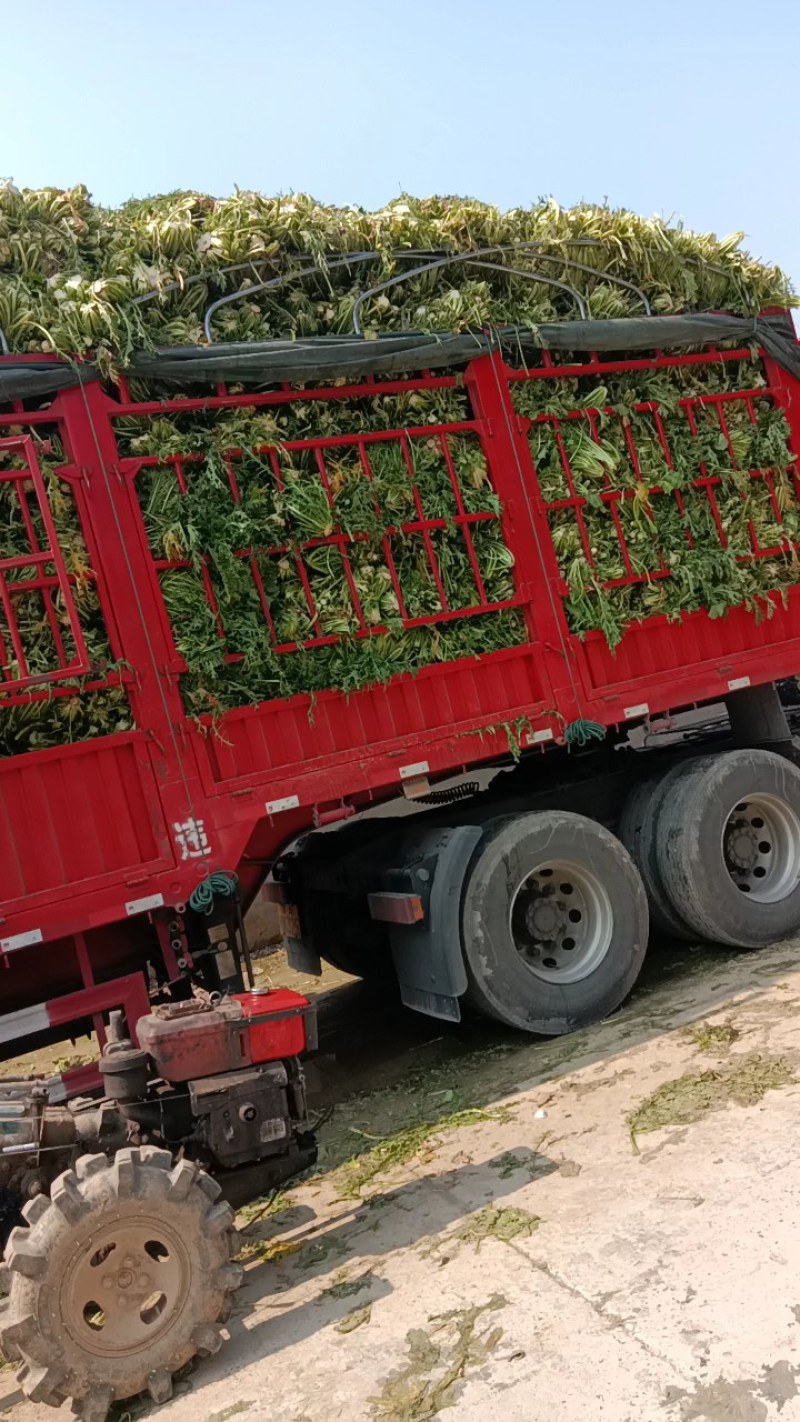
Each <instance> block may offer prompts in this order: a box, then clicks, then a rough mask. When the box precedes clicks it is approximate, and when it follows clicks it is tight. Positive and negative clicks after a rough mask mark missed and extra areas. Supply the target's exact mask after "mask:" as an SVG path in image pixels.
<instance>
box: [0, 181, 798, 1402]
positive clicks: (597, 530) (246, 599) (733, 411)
mask: <svg viewBox="0 0 800 1422" xmlns="http://www.w3.org/2000/svg"><path fill="white" fill-rule="evenodd" d="M12 237H13V240H11V238H12ZM21 251H24V252H25V253H26V260H25V262H24V263H23V265H22V266H20V267H17V266H16V265H15V263H17V262H18V260H21V259H20V258H19V255H18V254H19V252H21ZM323 253H327V255H324V256H323V255H321V254H323ZM34 271H35V272H37V273H38V275H37V276H36V279H34V278H33V277H32V276H31V273H32V272H34ZM791 302H792V298H791V293H790V291H789V289H788V286H787V284H786V282H785V280H784V279H783V278H782V276H781V274H780V273H778V272H776V271H774V270H773V269H769V268H765V267H762V266H760V265H758V264H757V263H755V262H752V261H750V260H749V259H748V258H747V257H746V256H745V255H744V254H743V253H742V252H740V251H739V250H738V247H737V246H736V244H735V243H732V242H717V241H716V239H712V238H695V237H693V236H692V235H691V234H689V233H685V232H682V231H680V230H679V229H673V228H669V227H667V226H666V225H664V224H660V223H645V222H642V221H641V220H640V219H637V218H634V217H633V216H632V215H631V214H624V213H623V214H620V213H612V212H610V211H608V210H606V209H597V208H578V209H575V210H574V211H572V212H562V211H561V210H560V209H558V208H557V207H555V205H553V204H549V205H546V206H544V207H541V208H538V209H534V210H533V211H532V212H530V213H527V214H525V213H522V214H520V213H517V214H509V215H507V216H505V217H503V216H502V215H501V214H498V213H494V212H493V211H492V210H491V209H485V208H482V207H481V206H480V205H479V204H469V203H459V202H458V201H456V200H455V199H447V200H444V199H442V200H438V199H437V200H430V201H429V202H420V203H416V202H414V200H412V199H408V200H404V201H403V202H400V203H396V204H392V205H391V206H390V207H389V208H387V209H386V210H385V211H384V212H382V213H376V214H366V213H360V212H357V211H356V210H354V209H352V210H351V209H347V210H342V211H338V210H337V211H333V210H328V209H324V208H320V207H318V206H317V205H315V204H313V203H311V202H310V200H307V199H303V198H297V199H292V200H291V201H279V200H271V199H265V198H260V197H258V195H254V194H237V195H236V197H235V198H233V199H230V200H226V201H224V202H217V201H215V200H212V199H206V198H202V197H200V196H198V195H197V194H179V195H177V196H175V195H173V196H172V197H171V198H168V199H154V200H152V201H149V202H147V203H141V204H139V203H134V204H129V205H128V206H127V207H126V208H123V209H121V210H120V211H119V212H117V213H110V212H107V211H101V210H100V209H96V208H94V207H93V206H92V204H91V202H90V201H89V198H88V195H87V194H86V193H85V191H84V190H83V189H75V190H74V191H73V192H71V193H67V194H64V193H54V192H49V191H48V192H45V193H19V192H18V191H17V190H16V189H13V188H10V187H9V186H8V185H6V187H5V188H2V189H0V351H2V354H0V956H1V957H2V963H0V1053H1V1054H2V1056H3V1057H4V1058H5V1059H7V1060H13V1059H15V1058H18V1057H20V1056H23V1055H24V1054H26V1053H28V1052H31V1051H34V1050H38V1049H41V1048H45V1047H49V1046H50V1045H52V1044H54V1043H57V1042H61V1041H63V1040H66V1039H73V1040H74V1039H76V1038H77V1037H79V1036H82V1035H84V1034H87V1033H91V1032H92V1031H93V1032H94V1033H95V1034H96V1037H97V1041H98V1043H99V1047H100V1056H99V1060H98V1061H96V1062H94V1063H91V1064H88V1065H81V1066H75V1067H73V1068H71V1069H69V1070H66V1071H64V1072H62V1073H61V1074H60V1075H55V1076H54V1075H49V1076H47V1075H43V1076H21V1077H19V1078H18V1079H16V1078H15V1079H11V1078H8V1079H4V1080H3V1083H2V1093H1V1094H0V1204H1V1205H2V1216H3V1221H4V1226H5V1234H6V1236H7V1243H6V1249H5V1293H6V1298H5V1300H4V1303H3V1309H2V1314H0V1341H1V1342H2V1348H3V1351H4V1353H5V1355H6V1357H7V1358H9V1359H13V1360H14V1361H15V1362H17V1363H18V1364H19V1380H20V1385H21V1386H22V1388H23V1391H24V1392H25V1393H26V1394H27V1395H28V1396H29V1397H30V1398H32V1399H33V1400H35V1401H38V1402H43V1403H50V1404H52V1405H54V1406H57V1405H60V1404H61V1403H62V1402H63V1401H65V1400H66V1399H67V1398H71V1399H72V1400H73V1404H74V1407H75V1410H76V1411H77V1413H78V1414H79V1415H80V1416H82V1417H84V1418H86V1419H90V1422H102V1419H104V1418H105V1416H106V1414H107V1411H108V1409H109V1407H110V1406H111V1404H112V1403H114V1402H119V1401H123V1400H125V1399H126V1398H129V1397H132V1396H134V1395H135V1394H137V1393H139V1392H142V1391H148V1390H149V1392H150V1394H151V1396H152V1397H153V1398H154V1399H155V1400H157V1401H162V1400H164V1399H166V1398H167V1397H168V1396H169V1394H170V1389H171V1386H172V1379H173V1377H174V1374H175V1373H176V1371H178V1370H179V1369H181V1368H182V1367H183V1366H184V1365H186V1364H187V1363H188V1362H190V1361H191V1359H192V1358H193V1357H195V1356H196V1355H203V1354H208V1353H213V1352H214V1351H215V1350H216V1348H217V1347H218V1345H219V1343H220V1339H221V1332H220V1330H221V1328H222V1326H223V1325H224V1323H225V1320H226V1318H227V1316H228V1314H229V1311H230V1307H231V1300H232V1297H233V1294H234V1292H235V1290H236V1288H237V1286H238V1284H239V1281H240V1278H241V1272H242V1271H241V1268H240V1266H239V1265H238V1264H237V1262H236V1258H235V1256H236V1248H237V1246H236V1236H235V1231H234V1209H235V1208H236V1207H237V1206H238V1205H239V1204H240V1203H242V1202H243V1201H244V1200H246V1199H250V1198H255V1197H258V1196H260V1195H262V1194H264V1193H265V1192H266V1191H268V1190H270V1189H271V1188H274V1187H276V1186H278V1185H279V1184H281V1183H282V1182H284V1181H286V1180H289V1179H290V1178H292V1177H294V1176H296V1175H297V1174H299V1173H300V1172H302V1171H304V1170H306V1169H308V1168H309V1167H310V1166H311V1165H312V1164H313V1163H314V1160H315V1143H314V1135H313V1131H312V1129H311V1125H310V1121H309V1114H308V1110H307V1105H306V1092H305V1085H304V1077H303V1067H302V1058H303V1057H304V1055H305V1054H306V1053H307V1052H308V1051H313V1049H314V1047H315V1045H316V1026H315V1016H314V1012H313V1009H312V1007H311V1005H310V1003H309V1001H308V1000H307V999H306V998H304V997H302V996H301V995H299V994H297V993H294V992H290V991H288V990H286V989H275V990H271V989H268V988H265V987H263V986H261V985H260V979H258V978H257V976H256V975H255V974H254V972H253V962H252V955H251V951H250V945H249V943H248V937H247V928H246V915H247V911H248V909H249V907H250V906H251V904H252V903H253V902H254V900H255V899H256V897H257V895H259V894H261V895H263V896H265V897H266V898H267V899H269V900H271V901H272V902H273V903H274V904H276V905H277V911H278V913H279V915H280V919H281V923H282V926H283V931H284V935H285V941H286V946H287V950H288V953H289V958H290V962H291V963H292V964H293V966H295V967H297V968H300V969H303V970H304V971H306V972H314V971H316V972H319V970H320V966H321V960H322V959H325V960H326V961H328V962H330V963H332V964H334V965H336V966H338V967H339V968H341V969H343V970H345V971H346V972H348V973H352V974H354V975H356V976H360V977H364V978H373V979H375V980H376V982H377V983H378V984H382V985H383V990H384V991H385V992H386V993H387V994H388V993H391V992H395V993H399V994H400V996H401V998H402V1001H403V1002H404V1003H405V1004H406V1006H407V1007H409V1008H410V1009H413V1010H415V1011H418V1012H423V1013H427V1014H429V1015H431V1016H433V1017H437V1018H441V1019H443V1020H445V1021H447V1022H449V1023H452V1024H455V1023H457V1022H458V1021H459V1020H460V1018H461V1015H462V1013H463V1012H465V1011H473V1012H474V1011H477V1012H481V1013H484V1014H487V1015H488V1016H490V1017H493V1018H495V1019H497V1020H499V1022H501V1023H503V1024H505V1025H506V1026H507V1027H508V1028H510V1029H517V1030H522V1031H528V1032H533V1033H537V1034H542V1035H546V1036H547V1035H555V1034H558V1033H563V1032H568V1031H571V1030H573V1029H575V1028H577V1027H581V1026H583V1025H586V1024H588V1023H591V1022H593V1021H595V1020H598V1019H600V1018H602V1017H603V1016H604V1015H606V1014H608V1013H610V1012H613V1011H614V1010H615V1009H616V1008H617V1007H619V1005H620V1004H621V1003H622V1002H623V1000H624V999H625V998H626V996H627V995H628V993H629V992H630V991H631V989H632V988H633V986H634V984H635V982H636V979H637V977H638V974H639V972H640V970H641V967H642V963H643V960H644V957H645V953H646V951H647V946H648V937H649V935H650V934H651V933H660V934H662V935H666V936H668V937H673V938H675V937H677V938H688V939H695V940H697V939H702V940H706V941H708V942H710V943H720V944H727V945H733V946H736V947H739V948H742V949H756V948H758V947H760V946H763V945H766V944H769V943H771V942H773V941H774V940H776V939H779V938H781V937H785V936H789V935H791V934H793V933H796V932H797V931H798V930H799V929H800V767H799V766H798V756H797V748H796V744H795V740H794V737H793V732H792V727H793V722H794V720H795V717H796V715H797V714H798V712H797V710H796V709H795V703H796V701H797V700H798V698H797V697H796V694H795V690H796V683H795V680H794V677H795V674H796V673H797V672H798V670H800V476H798V472H797V457H798V454H800V350H798V346H797V343H796V340H795V336H794V330H793V327H792V323H791V319H790V317H789V315H788V314H787V308H788V306H789V305H790V304H791ZM759 313H760V314H759ZM65 352H68V354H65Z"/></svg>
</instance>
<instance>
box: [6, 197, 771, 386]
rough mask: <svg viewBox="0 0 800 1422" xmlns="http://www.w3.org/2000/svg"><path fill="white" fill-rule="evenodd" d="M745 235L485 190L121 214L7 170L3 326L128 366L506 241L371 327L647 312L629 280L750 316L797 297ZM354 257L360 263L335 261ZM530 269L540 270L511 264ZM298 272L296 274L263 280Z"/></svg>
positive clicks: (27, 340) (346, 304) (386, 297)
mask: <svg viewBox="0 0 800 1422" xmlns="http://www.w3.org/2000/svg"><path fill="white" fill-rule="evenodd" d="M740 240H741V234H740V233H736V234H734V235H733V236H731V237H727V238H723V239H718V238H716V237H713V236H703V235H699V234H697V233H693V232H687V231H685V230H684V229H683V228H682V227H680V226H670V225H669V224H668V223H666V222H664V221H663V220H662V219H661V218H642V217H638V216H636V215H635V214H634V213H631V212H626V211H624V210H615V209H612V208H609V207H602V206H600V207H599V206H592V205H590V204H582V205H580V206H578V207H574V208H561V207H559V206H558V204H557V203H555V202H553V201H550V202H544V203H539V204H537V205H535V206H533V207H531V208H518V209H514V210H512V211H510V212H505V213H503V212H500V211H499V210H498V209H497V208H495V207H491V206H489V205H487V204H485V203H480V202H476V201H474V200H472V199H463V198H437V197H434V198H425V199H418V198H412V197H403V198H399V199H397V200H396V201H394V202H391V203H389V204H388V205H387V206H386V207H385V208H383V209H382V210H381V211H379V212H365V211H364V210H363V209H361V208H355V207H345V208H334V207H325V206H322V205H321V204H320V203H317V202H315V201H314V200H313V198H310V197H307V196H304V195H303V194H295V195H292V196H290V197H278V198H271V197H264V196H262V195H261V194H259V193H247V192H237V193H236V194H234V196H233V197H229V198H223V199H216V198H211V197H206V196H203V195H202V194H200V193H171V194H169V195H168V196H166V197H156V198H146V199H144V200H143V201H136V202H129V203H126V204H125V205H124V206H123V207H121V208H118V209H116V210H108V209H104V208H100V207H97V206H95V205H94V204H93V203H92V202H91V200H90V197H89V194H88V193H87V191H86V189H85V188H83V187H77V188H73V189H71V190H70V191H68V192H60V191H58V190H56V189H51V188H45V189H43V190H41V191H28V190H23V191H19V190H18V189H17V188H15V187H14V185H13V184H11V183H5V184H3V185H0V327H2V329H3V331H4V332H5V335H6V339H7V341H8V343H9V346H10V348H11V350H12V351H43V350H44V351H49V350H58V351H61V352H64V353H66V354H69V355H82V354H85V353H87V352H89V351H91V352H93V353H96V354H99V356H100V357H101V358H102V357H105V358H106V359H107V361H108V362H109V363H117V362H120V361H122V362H123V363H124V360H125V357H126V355H128V354H129V353H130V351H131V350H133V349H134V348H136V347H142V346H144V347H146V346H152V345H153V344H158V345H192V344H194V343H196V342H201V341H203V340H204V333H203V316H204V313H205V311H206V308H207V307H208V305H209V303H210V302H212V301H214V300H216V299H218V298H219V297H220V296H223V295H230V294H232V293H234V292H241V293H242V299H241V300H238V301H235V302H233V303H230V304H228V305H225V306H222V307H220V309H219V311H218V312H217V313H216V315H215V317H214V320H213V326H212V333H213V337H214V339H215V340H218V341H247V340H264V339H269V338H270V337H277V336H281V337H286V336H300V335H306V336H307V335H319V334H329V333H336V332H347V331H351V330H352V329H353V308H354V305H355V302H356V300H357V298H358V297H359V296H360V295H361V293H363V292H364V291H365V290H366V289H368V288H370V287H372V286H377V285H379V284H380V283H381V282H382V281H385V280H386V279H387V278H388V277H391V276H396V275H399V274H400V273H401V272H403V271H409V270H413V269H414V268H415V267H417V266H419V265H420V260H421V259H420V260H418V259H416V258H415V257H413V256H412V255H410V254H412V253H415V252H416V253H426V254H434V255H435V254H437V253H452V254H454V255H456V254H457V255H458V256H459V257H460V258H461V257H463V256H464V254H465V253H466V252H467V251H468V250H471V251H477V249H483V248H487V247H492V248H496V247H502V246H509V245H512V246H516V247H517V248H518V250H517V251H515V252H512V253H505V254H503V253H500V254H498V253H493V254H488V255H484V256H483V257H476V258H475V259H474V260H473V261H471V262H464V261H463V260H459V261H458V262H457V263H451V264H449V265H444V266H441V267H438V268H437V269H436V270H434V271H431V272H427V273H422V274H419V275H417V276H413V277H411V279H410V280H408V281H404V282H402V283H400V284H398V285H395V286H392V287H390V288H388V289H387V290H385V291H382V292H379V293H378V294H376V295H375V296H373V297H369V298H368V299H367V300H366V301H365V303H364V305H363V307H362V308H361V319H362V324H363V327H364V329H365V330H366V331H367V332H373V333H377V332H379V331H380V332H385V331H397V330H417V331H438V330H445V331H453V330H463V329H465V328H467V327H475V326H482V325H485V324H488V323H492V322H493V323H502V322H510V323H512V324H530V323H534V324H537V323H540V322H543V321H550V320H557V319H559V318H569V317H574V316H576V315H577V314H578V312H579V304H578V299H577V298H576V296H575V294H574V293H575V292H576V291H577V292H578V293H580V295H581V296H582V297H583V299H584V300H585V303H586V307H587V311H588V315H589V316H592V317H598V318H599V317H614V316H625V315H628V314H635V315H641V314H642V312H643V305H642V299H641V297H640V296H639V294H638V293H637V292H636V291H635V290H633V289H632V288H631V287H630V286H628V285H626V284H625V283H633V285H634V286H637V287H639V288H640V289H641V291H642V292H644V294H645V296H646V297H647V298H648V300H649V302H650V305H651V308H652V310H653V311H654V312H655V313H665V312H674V311H685V310H692V311H702V310H708V311H722V310H726V311H732V312H737V313H741V314H748V313H757V312H758V311H760V310H763V309H764V308H765V307H768V306H786V305H789V304H791V302H792V299H793V298H792V296H791V292H790V288H789V285H788V283H787V280H786V278H785V276H784V275H783V273H782V272H780V271H779V270H778V269H777V268H776V267H769V266H764V265H762V264H761V263H759V262H756V261H754V260H753V259H752V258H750V257H749V256H748V255H747V254H746V253H745V252H743V251H742V250H741V249H740V245H739V244H740ZM525 243H531V244H536V245H535V246H533V247H531V248H530V249H528V250H525V248H524V247H521V246H520V244H525ZM359 253H361V254H364V255H363V257H362V259H361V260H358V259H357V255H356V254H359ZM343 256H349V257H350V258H351V261H350V263H349V264H347V265H336V263H337V260H338V259H341V258H342V257H343ZM370 258H371V259H370ZM476 261H477V262H481V261H482V262H483V263H484V265H476ZM314 264H317V265H321V266H324V267H325V268H326V270H324V271H322V272H320V273H318V274H317V275H316V276H312V277H306V278H304V279H302V280H301V279H300V277H299V275H298V274H299V272H300V270H301V268H303V267H308V266H310V265H314ZM520 270H523V271H536V272H538V273H539V274H540V277H541V278H542V279H540V280H537V281H531V280H528V279H526V278H525V277H524V276H519V275H514V271H517V272H518V271H520ZM291 274H294V276H293V279H292V280H290V281H288V282H287V283H285V284H283V285H280V286H273V287H270V288H268V289H267V290H262V291H256V290H255V289H254V288H255V287H256V286H257V285H258V284H259V283H261V282H264V281H266V280H272V279H274V278H275V277H276V276H280V275H283V276H286V275H291Z"/></svg>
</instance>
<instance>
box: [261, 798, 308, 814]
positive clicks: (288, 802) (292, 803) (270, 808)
mask: <svg viewBox="0 0 800 1422" xmlns="http://www.w3.org/2000/svg"><path fill="white" fill-rule="evenodd" d="M299 804H300V796H299V795H284V797H283V799H282V800H267V814H268V815H279V814H280V812H281V810H296V809H297V808H298V806H299Z"/></svg>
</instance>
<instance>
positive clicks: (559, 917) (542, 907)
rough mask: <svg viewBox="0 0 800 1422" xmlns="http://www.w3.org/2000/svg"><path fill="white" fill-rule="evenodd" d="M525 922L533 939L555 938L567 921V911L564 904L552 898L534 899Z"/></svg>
mask: <svg viewBox="0 0 800 1422" xmlns="http://www.w3.org/2000/svg"><path fill="white" fill-rule="evenodd" d="M525 921H526V923H527V925H528V928H529V930H530V934H531V937H532V938H538V939H544V940H547V939H550V938H554V937H555V935H556V934H557V933H558V932H559V930H560V929H562V928H563V927H564V924H565V923H566V921H567V911H566V908H565V906H564V904H563V903H559V902H557V901H556V900H555V899H552V898H532V899H531V902H530V904H529V906H528V909H527V912H526V915H525Z"/></svg>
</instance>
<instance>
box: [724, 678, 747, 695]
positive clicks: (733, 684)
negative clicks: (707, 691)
mask: <svg viewBox="0 0 800 1422" xmlns="http://www.w3.org/2000/svg"><path fill="white" fill-rule="evenodd" d="M749 685H750V678H749V676H735V677H734V678H733V681H729V682H728V690H729V691H744V689H745V687H746V686H749Z"/></svg>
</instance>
